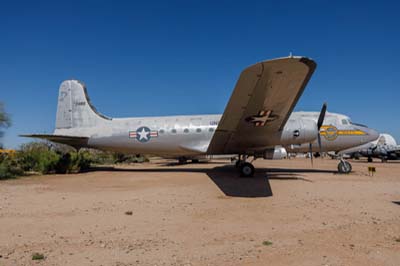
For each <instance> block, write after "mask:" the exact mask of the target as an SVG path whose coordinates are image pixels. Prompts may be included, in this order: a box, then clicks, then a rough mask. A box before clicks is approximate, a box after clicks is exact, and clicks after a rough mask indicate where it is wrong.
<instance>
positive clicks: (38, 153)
mask: <svg viewBox="0 0 400 266" xmlns="http://www.w3.org/2000/svg"><path fill="white" fill-rule="evenodd" d="M60 157H61V156H60V154H58V153H57V152H55V151H54V150H52V149H51V146H50V145H49V144H47V143H43V142H32V143H28V144H24V145H22V146H21V149H20V151H18V152H17V154H16V158H17V161H18V163H19V165H20V166H21V168H22V169H23V170H24V171H35V172H39V173H42V174H48V173H55V172H56V166H57V164H58V161H59V160H60Z"/></svg>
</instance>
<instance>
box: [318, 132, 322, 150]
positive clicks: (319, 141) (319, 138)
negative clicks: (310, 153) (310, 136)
mask: <svg viewBox="0 0 400 266" xmlns="http://www.w3.org/2000/svg"><path fill="white" fill-rule="evenodd" d="M318 146H319V154H320V155H321V156H322V144H321V134H319V132H318Z"/></svg>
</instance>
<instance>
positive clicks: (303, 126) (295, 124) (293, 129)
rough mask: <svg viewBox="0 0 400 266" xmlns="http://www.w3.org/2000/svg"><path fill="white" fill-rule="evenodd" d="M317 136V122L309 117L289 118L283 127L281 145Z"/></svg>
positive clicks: (308, 139) (309, 139)
mask: <svg viewBox="0 0 400 266" xmlns="http://www.w3.org/2000/svg"><path fill="white" fill-rule="evenodd" d="M317 137H318V126H317V123H316V122H315V121H313V120H310V119H297V120H294V119H293V120H289V121H288V122H287V123H286V125H285V127H284V128H283V133H282V136H281V142H282V144H283V145H291V144H302V143H309V142H312V141H314V140H315V139H316V138H317Z"/></svg>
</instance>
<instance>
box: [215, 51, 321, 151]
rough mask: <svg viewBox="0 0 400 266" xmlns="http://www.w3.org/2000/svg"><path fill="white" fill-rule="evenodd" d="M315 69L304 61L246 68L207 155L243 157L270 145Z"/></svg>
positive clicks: (289, 59) (277, 61) (284, 60)
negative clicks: (247, 153) (237, 154)
mask: <svg viewBox="0 0 400 266" xmlns="http://www.w3.org/2000/svg"><path fill="white" fill-rule="evenodd" d="M316 66H317V65H316V63H315V62H314V61H313V60H311V59H309V58H306V57H287V58H279V59H274V60H269V61H263V62H260V63H257V64H255V65H252V66H250V67H248V68H246V69H245V70H244V71H243V72H242V73H241V74H240V77H239V80H238V81H237V83H236V86H235V89H234V90H233V93H232V95H231V98H230V100H229V102H228V104H227V106H226V108H225V111H224V113H223V115H222V118H221V120H220V122H219V124H218V127H217V130H216V132H215V134H214V136H213V138H212V140H211V142H210V145H209V147H208V150H207V153H209V154H231V153H244V152H246V151H248V150H251V149H256V148H257V147H258V148H261V147H265V146H268V145H271V144H272V143H271V136H272V135H274V134H277V133H279V132H280V131H282V129H283V127H284V126H285V124H286V121H287V120H288V118H289V116H290V114H291V113H292V111H293V109H294V107H295V105H296V103H297V101H298V100H299V98H300V96H301V94H302V93H303V91H304V89H305V87H306V85H307V83H308V81H309V80H310V78H311V76H312V74H313V72H314V70H315V68H316Z"/></svg>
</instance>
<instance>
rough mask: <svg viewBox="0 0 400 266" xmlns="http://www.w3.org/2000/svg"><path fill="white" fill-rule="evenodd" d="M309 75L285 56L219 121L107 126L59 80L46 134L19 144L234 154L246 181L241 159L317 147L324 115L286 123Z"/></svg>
mask: <svg viewBox="0 0 400 266" xmlns="http://www.w3.org/2000/svg"><path fill="white" fill-rule="evenodd" d="M315 68H316V63H315V62H314V61H313V60H311V59H309V58H306V57H293V56H290V57H287V58H278V59H274V60H269V61H264V62H260V63H257V64H255V65H252V66H250V67H248V68H246V69H245V70H244V71H243V72H242V73H241V75H240V77H239V80H238V81H237V84H236V86H235V89H234V91H233V93H232V96H231V98H230V100H229V102H228V104H227V106H226V108H225V111H224V113H223V115H222V116H221V115H192V116H165V117H134V118H109V117H106V116H104V115H102V114H100V113H98V112H97V111H96V109H95V108H94V107H93V105H92V104H91V102H90V100H89V98H88V95H87V91H86V87H85V86H84V85H83V84H82V83H81V82H80V81H77V80H67V81H64V82H63V83H62V84H61V86H60V90H59V97H58V107H57V116H56V129H55V131H54V134H50V135H44V134H33V135H23V136H26V137H36V138H44V139H48V140H50V141H54V142H59V143H63V144H68V145H71V146H73V147H76V148H81V147H90V148H96V149H101V150H110V151H118V152H125V153H142V154H155V155H160V156H163V157H168V158H196V156H201V155H224V154H237V155H238V158H239V162H238V164H237V165H238V168H239V169H240V172H241V174H242V175H243V176H252V175H253V174H254V166H253V165H252V164H251V163H250V162H247V159H248V157H249V156H252V157H254V159H256V158H264V159H272V158H273V156H274V154H275V146H277V145H282V146H289V145H300V144H302V143H311V144H310V147H312V143H314V142H315V140H316V139H317V138H318V139H320V138H319V131H320V128H321V126H322V121H323V120H324V116H325V111H326V107H325V108H323V110H322V112H321V113H320V115H319V118H318V121H317V122H316V121H315V119H314V117H307V116H296V115H295V117H291V114H292V111H293V109H294V107H295V105H296V103H297V101H298V99H299V98H300V96H301V94H302V92H303V91H304V89H305V87H306V85H307V83H308V81H309V79H310V78H311V76H312V74H313V72H314V70H315ZM362 130H363V132H364V135H363V140H364V141H365V143H366V142H369V141H371V140H373V139H375V138H376V137H377V133H376V132H375V131H373V130H371V129H368V128H366V127H362ZM360 143H362V142H361V141H358V143H357V144H356V145H359V144H360ZM352 146H354V145H352Z"/></svg>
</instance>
